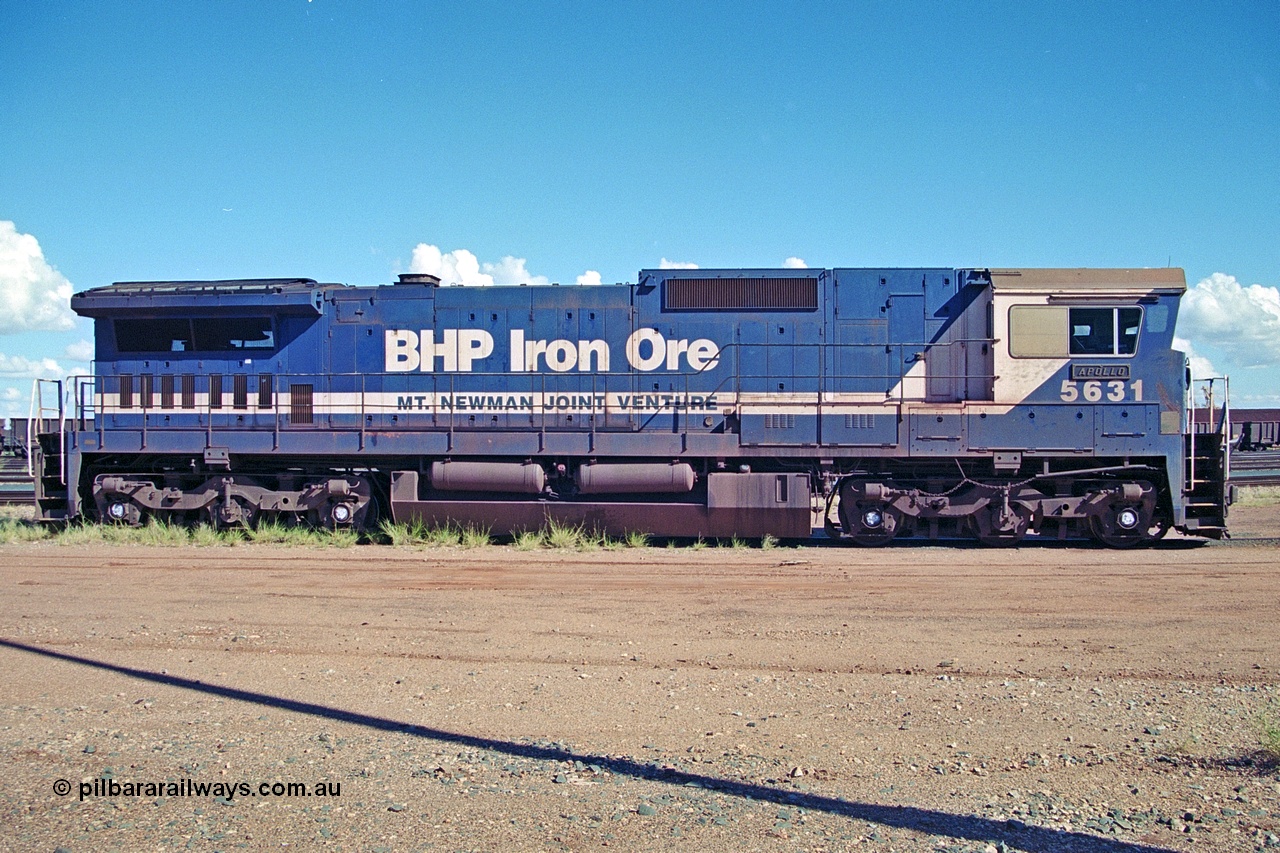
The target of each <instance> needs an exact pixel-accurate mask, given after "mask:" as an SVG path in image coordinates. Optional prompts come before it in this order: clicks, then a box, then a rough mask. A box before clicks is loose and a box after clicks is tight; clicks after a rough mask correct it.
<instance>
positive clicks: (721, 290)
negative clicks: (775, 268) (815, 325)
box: [666, 278, 818, 311]
mask: <svg viewBox="0 0 1280 853" xmlns="http://www.w3.org/2000/svg"><path fill="white" fill-rule="evenodd" d="M666 307H667V308H671V309H684V310H710V311H716V310H739V311H741V310H746V311H769V310H787V309H791V310H796V309H807V310H810V311H812V310H815V309H816V308H817V307H818V280H817V279H815V278H674V279H668V280H667V289H666Z"/></svg>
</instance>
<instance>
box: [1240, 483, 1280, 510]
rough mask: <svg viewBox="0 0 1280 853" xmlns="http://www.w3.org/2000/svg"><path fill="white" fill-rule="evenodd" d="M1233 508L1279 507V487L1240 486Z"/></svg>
mask: <svg viewBox="0 0 1280 853" xmlns="http://www.w3.org/2000/svg"><path fill="white" fill-rule="evenodd" d="M1234 506H1280V486H1240V487H1239V488H1237V489H1236V501H1235V504H1234Z"/></svg>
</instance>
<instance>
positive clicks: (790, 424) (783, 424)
mask: <svg viewBox="0 0 1280 853" xmlns="http://www.w3.org/2000/svg"><path fill="white" fill-rule="evenodd" d="M795 425H796V416H795V415H765V416H764V428H765V429H794V428H795Z"/></svg>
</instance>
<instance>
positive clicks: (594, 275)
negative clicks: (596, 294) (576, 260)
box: [578, 270, 600, 284]
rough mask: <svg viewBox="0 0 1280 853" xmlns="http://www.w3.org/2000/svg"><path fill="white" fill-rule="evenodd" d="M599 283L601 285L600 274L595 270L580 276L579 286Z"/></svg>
mask: <svg viewBox="0 0 1280 853" xmlns="http://www.w3.org/2000/svg"><path fill="white" fill-rule="evenodd" d="M599 283H600V273H598V272H597V271H595V270H587V271H586V272H584V273H583V274H582V275H580V276H578V284H599Z"/></svg>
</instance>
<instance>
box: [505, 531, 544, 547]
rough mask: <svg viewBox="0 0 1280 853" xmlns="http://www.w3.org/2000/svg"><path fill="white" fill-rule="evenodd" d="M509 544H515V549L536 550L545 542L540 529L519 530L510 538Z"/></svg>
mask: <svg viewBox="0 0 1280 853" xmlns="http://www.w3.org/2000/svg"><path fill="white" fill-rule="evenodd" d="M511 544H512V545H514V546H515V549H516V550H517V551H536V550H538V549H539V548H541V547H542V546H543V545H544V544H545V542H544V539H543V535H542V531H541V530H521V531H520V532H519V533H517V534H516V535H515V538H513V539H512V540H511Z"/></svg>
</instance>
